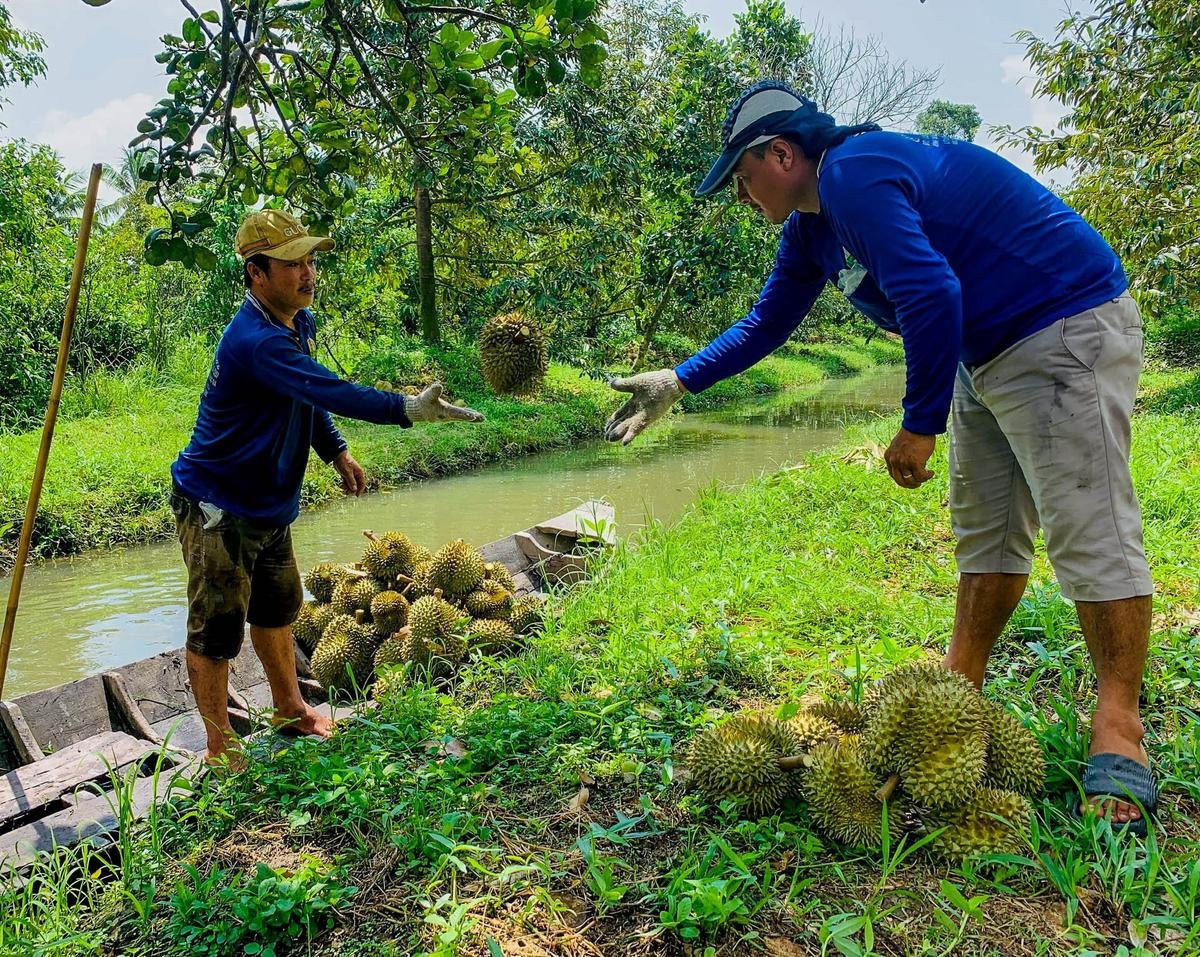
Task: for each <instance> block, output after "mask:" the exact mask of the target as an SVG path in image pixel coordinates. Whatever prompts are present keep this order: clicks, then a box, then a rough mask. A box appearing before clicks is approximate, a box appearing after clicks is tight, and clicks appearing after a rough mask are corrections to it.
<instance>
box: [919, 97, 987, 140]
mask: <svg viewBox="0 0 1200 957" xmlns="http://www.w3.org/2000/svg"><path fill="white" fill-rule="evenodd" d="M982 122H983V120H982V119H980V116H979V110H977V109H976V108H975V106H974V104H972V103H951V102H950V101H949V100H934V101H933V102H932V103H930V104H929V105H928V106H927V107H925V109H924V110H922V111H921V115H920V116H918V117H917V132H918V133H931V134H933V135H935V136H955V137H958V138H959V139H960V140H974V139H975V133H976V132H977V131H978V130H979V124H980V123H982Z"/></svg>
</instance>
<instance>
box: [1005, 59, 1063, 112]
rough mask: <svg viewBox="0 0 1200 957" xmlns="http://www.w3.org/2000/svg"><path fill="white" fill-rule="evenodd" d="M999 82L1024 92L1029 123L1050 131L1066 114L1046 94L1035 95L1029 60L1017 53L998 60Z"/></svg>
mask: <svg viewBox="0 0 1200 957" xmlns="http://www.w3.org/2000/svg"><path fill="white" fill-rule="evenodd" d="M1000 73H1001V82H1003V83H1004V84H1005V86H1013V87H1016V88H1017V89H1019V90H1020V91H1021V92H1022V93H1024V94H1025V98H1026V99H1027V100H1028V107H1027V108H1028V110H1029V120H1028V122H1029V124H1030V125H1032V126H1038V127H1041V128H1042V129H1043V130H1046V131H1052V130H1055V129H1057V128H1058V124H1059V122H1060V121H1061V120H1062V118H1063V116H1064V115H1066V112H1067V111H1066V108H1065V107H1064V106H1063V105H1062V104H1061V103H1060V102H1058V100H1054V99H1051V98H1050V97H1048V96H1035V95H1034V92H1033V89H1034V84H1035V82H1036V75H1035V73H1034V71H1033V67H1032V66H1030V64H1029V62H1028V61H1027V60H1026V59H1025V58H1024V57H1023V56H1020V55H1019V54H1016V53H1010V54H1009V55H1008V56H1006V57H1004V58H1003V59H1002V60H1001V61H1000Z"/></svg>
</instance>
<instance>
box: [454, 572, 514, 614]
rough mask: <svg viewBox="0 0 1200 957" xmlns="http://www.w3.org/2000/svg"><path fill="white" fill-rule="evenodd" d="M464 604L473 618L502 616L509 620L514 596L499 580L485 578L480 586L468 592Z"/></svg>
mask: <svg viewBox="0 0 1200 957" xmlns="http://www.w3.org/2000/svg"><path fill="white" fill-rule="evenodd" d="M463 604H464V606H465V608H466V610H467V613H468V614H469V615H470V616H471V617H472V618H500V619H503V620H507V619H508V618H509V617H510V616H511V615H512V610H513V596H512V592H510V591H509V590H508V589H507V588H505V587H504V586H503V585H501V584H500V583H499V582H496V581H493V580H492V579H490V578H485V579H484V580H483V581H481V582H480V583H479V587H478V588H476V589H475V590H474V591H472V592H468V593H467V596H466V598H465V599H464V600H463Z"/></svg>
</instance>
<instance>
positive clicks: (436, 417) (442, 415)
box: [404, 382, 483, 422]
mask: <svg viewBox="0 0 1200 957" xmlns="http://www.w3.org/2000/svg"><path fill="white" fill-rule="evenodd" d="M404 414H405V415H407V416H408V418H409V421H410V422H451V421H457V422H482V421H483V413H482V412H476V411H475V410H474V409H468V408H467V407H466V406H461V405H451V404H450V403H449V402H447V401H446V400H445V399H443V398H442V384H441V383H440V382H435V383H434V384H433V385H431V386H430V387H429V388H427V389H426V390H425V391H424V392H422V393H421V394H420V395H406V396H405V397H404Z"/></svg>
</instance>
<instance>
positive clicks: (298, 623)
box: [292, 601, 337, 656]
mask: <svg viewBox="0 0 1200 957" xmlns="http://www.w3.org/2000/svg"><path fill="white" fill-rule="evenodd" d="M336 614H337V612H335V611H334V610H333V609H332V608H331V607H330V606H329V605H318V604H316V603H314V602H311V601H306V602H305V603H304V604H303V605H301V606H300V613H299V614H298V615H297V616H296V620H295V621H294V622H292V635H293V636H294V637H295V639H296V641H297V642H298V643H299V645H300V647H301V648H303V649H304V653H305V654H306V655H309V656H311V655H312V653H313V649H314V648H316V647H317V642H319V641H320V640H321V635H323V634H324V633H325V629H326V628H327V627H329V623H330V622H331V621H332V620H333V618H334V616H335V615H336Z"/></svg>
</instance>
